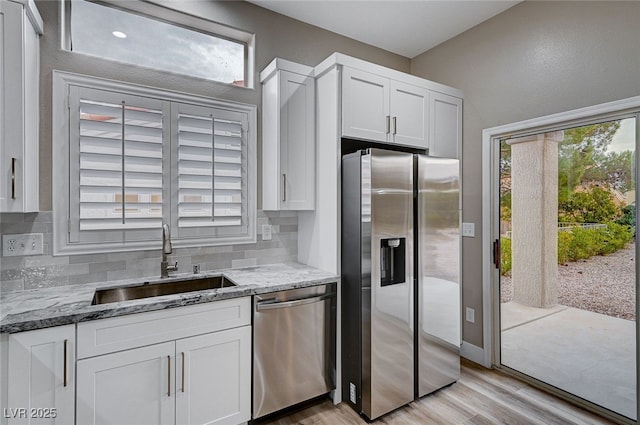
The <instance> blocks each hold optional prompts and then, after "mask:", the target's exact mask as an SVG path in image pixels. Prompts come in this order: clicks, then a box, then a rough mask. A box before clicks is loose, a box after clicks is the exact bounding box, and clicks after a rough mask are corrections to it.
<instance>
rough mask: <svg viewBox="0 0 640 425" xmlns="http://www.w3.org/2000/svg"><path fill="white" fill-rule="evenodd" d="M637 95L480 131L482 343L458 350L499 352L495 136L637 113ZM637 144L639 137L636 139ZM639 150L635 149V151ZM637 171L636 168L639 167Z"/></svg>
mask: <svg viewBox="0 0 640 425" xmlns="http://www.w3.org/2000/svg"><path fill="white" fill-rule="evenodd" d="M639 108H640V96H636V97H631V98H628V99H622V100H617V101H613V102H608V103H602V104H599V105H594V106H589V107H586V108H581V109H576V110H573V111H567V112H561V113H557V114H552V115H547V116H543V117H539V118H534V119H530V120H525V121H519V122H516V123H511V124H506V125H501V126H497V127H492V128H487V129H484V130H483V131H482V323H483V327H482V335H483V347H482V348H481V347H477V346H475V345H473V344H469V343H467V342H464V341H463V344H462V351H461V354H462V356H463V357H466V358H468V359H470V360H473V361H475V362H476V363H479V364H482V365H484V366H485V367H491V366H493V365H494V364H495V361H496V358H497V357H496V355H497V353H499V349H500V348H499V347H497V346H496V345H497V343H498V341H496V338H495V333H496V332H497V330H496V326H497V323H498V322H497V321H496V320H497V316H498V308H497V306H495V305H494V304H495V303H494V296H495V291H494V285H493V283H494V281H495V278H496V269H495V267H494V265H493V259H492V255H493V249H492V244H493V241H494V240H495V239H496V238H497V236H496V234H497V231H498V229H497V225H496V223H495V222H494V219H495V217H494V216H495V211H496V208H498V206H497V202H498V201H497V199H496V196H495V193H497V191H496V187H495V184H496V181H495V179H494V176H493V173H494V172H495V170H496V166H497V165H496V160H497V154H498V152H496V149H495V143H494V140H495V139H496V138H499V137H512V136H516V135H517V136H526V135H528V134H535V133H539V132H541V131H553V130H554V129H558V128H565V127H570V126H571V125H572V124H580V125H584V124H588V123H589V122H590V121H593V122H601V121H603V119H607V118H610V119H616V118H619V117H616V116H622V115H624V114H635V113H638V109H639ZM637 125H638V127H637V129H636V139H640V123H637ZM636 146H637V147H638V146H640V140H636ZM636 151H637V149H636ZM638 154H640V152H637V153H636V155H638ZM639 171H640V170H639Z"/></svg>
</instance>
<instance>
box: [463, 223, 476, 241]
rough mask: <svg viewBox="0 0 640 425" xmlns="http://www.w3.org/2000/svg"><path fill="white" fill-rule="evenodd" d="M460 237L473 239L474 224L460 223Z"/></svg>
mask: <svg viewBox="0 0 640 425" xmlns="http://www.w3.org/2000/svg"><path fill="white" fill-rule="evenodd" d="M462 236H466V237H469V238H475V236H476V224H475V223H462Z"/></svg>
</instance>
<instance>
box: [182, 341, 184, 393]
mask: <svg viewBox="0 0 640 425" xmlns="http://www.w3.org/2000/svg"><path fill="white" fill-rule="evenodd" d="M182 392H184V351H183V352H182Z"/></svg>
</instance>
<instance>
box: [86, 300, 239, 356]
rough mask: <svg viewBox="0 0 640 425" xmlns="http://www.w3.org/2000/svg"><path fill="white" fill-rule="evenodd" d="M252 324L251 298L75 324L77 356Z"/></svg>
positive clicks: (94, 354) (98, 353) (108, 351)
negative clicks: (76, 325) (76, 326)
mask: <svg viewBox="0 0 640 425" xmlns="http://www.w3.org/2000/svg"><path fill="white" fill-rule="evenodd" d="M249 324H251V298H250V297H243V298H234V299H230V300H222V301H215V302H211V303H206V304H200V305H195V306H189V307H179V308H174V309H170V310H162V311H153V312H148V313H139V314H133V315H128V316H122V317H113V318H109V319H101V320H94V321H90V322H83V323H79V324H78V359H83V358H86V357H92V356H97V355H100V354H106V353H111V352H114V351H120V350H127V349H130V348H136V347H142V346H144V345H149V344H155V343H158V342H164V341H170V340H174V339H179V338H184V337H188V336H192V335H199V334H204V333H208V332H215V331H219V330H223V329H229V328H235V327H238V326H244V325H249Z"/></svg>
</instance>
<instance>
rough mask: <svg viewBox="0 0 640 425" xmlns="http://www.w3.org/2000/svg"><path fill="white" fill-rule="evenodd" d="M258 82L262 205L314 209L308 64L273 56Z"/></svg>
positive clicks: (312, 101) (312, 105) (312, 121)
mask: <svg viewBox="0 0 640 425" xmlns="http://www.w3.org/2000/svg"><path fill="white" fill-rule="evenodd" d="M260 80H261V82H262V207H263V209H264V210H267V211H277V210H313V209H314V208H315V81H314V79H313V76H312V68H310V67H307V66H304V65H300V64H296V63H293V62H289V61H285V60H282V59H275V60H274V61H273V62H271V64H270V65H269V66H267V68H265V70H264V71H262V73H261V74H260Z"/></svg>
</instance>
